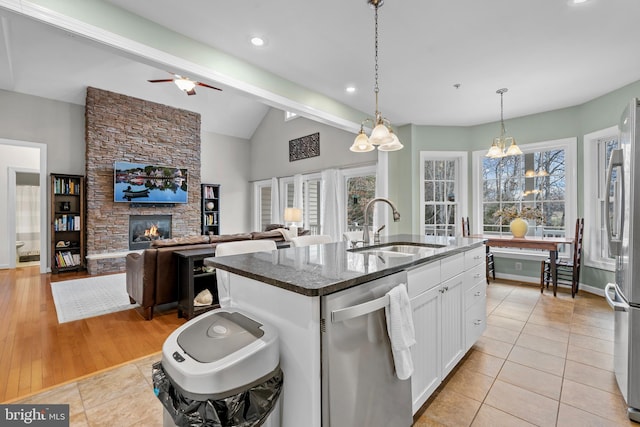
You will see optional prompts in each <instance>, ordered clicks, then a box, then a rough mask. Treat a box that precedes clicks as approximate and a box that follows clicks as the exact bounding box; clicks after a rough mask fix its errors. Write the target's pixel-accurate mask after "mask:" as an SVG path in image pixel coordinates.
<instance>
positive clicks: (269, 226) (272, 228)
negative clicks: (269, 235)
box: [264, 224, 289, 231]
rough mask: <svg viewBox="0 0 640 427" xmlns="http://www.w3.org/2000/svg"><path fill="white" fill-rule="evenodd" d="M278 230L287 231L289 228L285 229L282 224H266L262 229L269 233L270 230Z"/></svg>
mask: <svg viewBox="0 0 640 427" xmlns="http://www.w3.org/2000/svg"><path fill="white" fill-rule="evenodd" d="M278 228H286V229H287V230H288V229H289V227H287V226H286V225H284V224H267V225H266V226H265V227H264V231H271V230H276V229H278Z"/></svg>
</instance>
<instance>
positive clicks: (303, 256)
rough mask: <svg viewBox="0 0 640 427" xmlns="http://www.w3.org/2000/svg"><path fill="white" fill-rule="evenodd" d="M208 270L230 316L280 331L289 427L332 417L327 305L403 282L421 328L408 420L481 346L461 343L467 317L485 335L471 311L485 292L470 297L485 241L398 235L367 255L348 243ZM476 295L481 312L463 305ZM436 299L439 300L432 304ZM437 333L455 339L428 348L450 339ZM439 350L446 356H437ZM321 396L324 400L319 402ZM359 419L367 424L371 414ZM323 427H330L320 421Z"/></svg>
mask: <svg viewBox="0 0 640 427" xmlns="http://www.w3.org/2000/svg"><path fill="white" fill-rule="evenodd" d="M411 249H415V250H411ZM211 261H212V262H211V263H212V264H213V265H214V266H215V267H216V268H217V269H219V270H226V271H227V272H229V273H230V274H228V287H229V292H230V306H231V307H234V306H235V307H239V308H242V309H244V310H245V311H247V312H249V313H253V314H255V316H256V319H258V320H262V321H264V322H265V323H270V324H271V325H273V326H275V327H276V328H277V329H278V333H279V337H280V358H281V367H282V370H283V372H284V378H285V383H284V387H283V392H282V395H281V399H282V400H281V406H282V425H283V426H285V427H288V426H299V425H305V426H318V427H319V426H321V425H323V421H322V418H323V417H324V418H325V419H326V418H327V417H328V415H327V411H328V409H327V408H326V406H327V405H326V404H325V408H323V389H322V378H323V368H322V367H323V360H322V351H323V344H322V343H323V338H324V337H323V334H324V333H325V332H324V331H326V329H327V328H326V323H327V322H330V321H331V319H327V318H326V317H327V313H326V312H324V313H323V307H322V306H323V304H324V302H323V301H325V299H326V298H329V297H334V296H336V295H339V294H342V293H349V292H350V293H353V292H355V291H356V290H358V289H360V288H362V289H364V288H365V286H367V284H370V283H376V281H380V280H383V279H384V278H386V277H388V276H391V275H399V274H402V275H403V276H397V277H403V278H404V280H406V281H407V286H408V289H409V296H410V297H411V299H412V309H413V310H414V322H416V321H417V324H416V340H417V341H418V343H417V344H416V346H415V350H414V348H412V355H413V357H414V360H415V362H414V363H415V368H416V369H415V371H414V377H415V378H413V379H412V384H411V389H412V390H411V397H407V399H410V400H412V401H411V402H407V405H408V407H413V413H415V411H416V408H419V406H420V405H421V404H422V403H423V402H424V401H425V400H426V398H427V397H428V394H429V393H430V392H432V390H433V389H435V388H434V387H436V386H437V385H438V384H439V382H440V381H442V379H444V377H445V376H446V374H447V373H448V372H449V371H450V370H451V368H453V366H455V363H457V362H458V361H459V360H460V359H461V358H462V356H463V355H464V353H465V352H466V350H468V348H469V347H470V345H469V344H470V343H472V341H474V338H472V337H475V339H477V337H479V334H478V332H477V331H472V332H469V333H467V335H469V337H470V340H469V339H466V335H465V331H467V330H468V328H465V324H466V323H468V322H467V320H468V319H466V318H465V314H466V313H473V314H474V315H477V316H475V317H478V318H477V319H476V318H475V317H474V319H473V322H474V323H475V324H476V326H477V327H478V329H477V330H478V331H479V330H483V329H484V322H483V319H484V317H483V315H482V313H478V310H479V309H478V308H477V307H479V306H480V305H482V304H484V301H485V300H484V294H483V289H484V288H477V287H476V285H477V284H479V282H478V278H481V279H482V280H484V270H483V268H484V264H481V263H482V262H484V247H483V240H482V239H475V238H428V237H424V236H415V235H394V236H387V237H385V238H382V239H381V241H380V242H379V243H376V244H371V245H370V246H367V247H364V248H356V249H349V248H348V246H347V243H346V242H337V243H330V244H325V245H315V246H308V247H302V248H288V249H281V250H277V251H273V252H270V253H267V252H260V253H250V254H243V255H234V256H229V257H220V258H217V259H216V258H214V259H212V260H211ZM467 267H468V268H467ZM467 276H468V277H467ZM467 279H468V280H467ZM454 282H455V283H454ZM467 282H468V284H467ZM485 286H486V285H485ZM472 290H473V294H472V295H475V294H478V296H477V297H478V298H479V301H481V304H471V302H469V301H465V297H466V295H467V294H469V293H470V292H471V291H472ZM449 291H451V292H449ZM368 292H369V291H368ZM370 292H375V289H374V290H372V291H370ZM432 294H435V295H436V297H435V298H432V297H431V295H432ZM447 295H451V297H450V298H447ZM379 297H380V295H376V298H379ZM414 301H415V306H414ZM352 302H353V301H352ZM356 303H357V302H356ZM468 307H475V311H473V310H472V311H467V310H466V308H468ZM469 310H471V309H470V308H469ZM379 311H380V312H382V313H384V311H383V310H379ZM429 316H436V317H435V318H433V321H428V324H427V323H426V322H427V321H426V320H421V319H429ZM443 316H444V317H443ZM423 323H425V324H423ZM442 327H446V328H453V329H455V330H454V331H453V333H454V335H455V336H456V337H457V339H449V338H447V340H445V341H446V342H445V341H443V342H440V341H434V340H442V337H443V336H444V335H446V336H447V337H448V336H449V335H450V334H451V333H452V331H445V332H443V331H442V330H440V329H441V328H442ZM434 328H437V330H435V329H434ZM427 341H429V342H427ZM451 343H454V344H455V346H454V347H455V349H454V351H448V350H447V349H448V348H452V347H451V345H452V344H451ZM324 345H325V346H326V343H325V344H324ZM434 349H435V350H434ZM441 350H442V351H445V350H447V351H445V353H444V354H442V352H441ZM324 351H325V352H326V351H327V350H326V348H325V349H324ZM433 351H437V355H436V354H433V355H430V354H427V353H429V352H433ZM421 352H423V353H425V354H421ZM449 356H451V357H449ZM445 362H446V363H447V365H446V366H445ZM423 365H424V366H423ZM324 370H325V371H326V366H325V368H324ZM324 374H325V375H326V372H324ZM417 375H419V376H420V378H418V377H416V376H417ZM434 375H435V377H434V378H432V377H433V376H434ZM325 387H326V386H325ZM326 393H327V392H326V390H324V394H325V399H324V400H326ZM358 416H360V417H363V418H362V420H364V417H366V416H367V414H363V413H360V414H358ZM345 419H348V417H347V418H345ZM301 423H302V424H301ZM325 425H329V423H327V422H326V421H325ZM345 425H349V424H345Z"/></svg>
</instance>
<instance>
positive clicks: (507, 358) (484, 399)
mask: <svg viewBox="0 0 640 427" xmlns="http://www.w3.org/2000/svg"><path fill="white" fill-rule="evenodd" d="M487 314H488V317H487V330H486V331H485V333H484V334H483V336H482V337H481V338H480V340H478V342H477V343H476V345H474V346H473V348H472V349H471V350H470V351H469V353H467V355H466V356H465V358H464V359H463V360H462V362H461V363H460V364H459V365H458V367H457V368H456V369H455V370H454V372H453V373H452V374H451V375H450V376H449V377H448V378H447V380H446V381H445V382H444V383H443V385H442V386H441V387H440V388H439V389H438V390H437V391H436V392H435V393H434V395H433V396H432V397H431V398H430V399H429V401H428V402H427V405H426V407H425V408H423V412H422V413H421V414H420V417H419V419H418V420H417V421H416V422H415V423H414V426H415V427H418V426H419V427H423V426H440V425H444V426H456V427H457V426H474V427H475V426H492V427H495V426H532V425H536V426H622V425H637V424H635V423H632V422H630V421H629V420H628V418H627V416H626V405H625V403H624V399H623V398H622V395H621V394H620V391H619V389H618V386H617V384H616V380H615V375H614V373H613V311H612V310H611V309H610V308H609V306H608V305H607V303H606V301H605V300H604V298H602V297H598V296H595V295H592V294H588V293H585V292H581V293H579V294H578V295H577V296H576V298H575V299H572V298H571V295H570V294H568V293H565V292H562V291H559V293H558V296H557V297H553V294H552V292H551V291H545V293H544V294H540V289H539V288H537V287H534V286H530V285H513V284H501V283H491V285H489V287H488V288H487Z"/></svg>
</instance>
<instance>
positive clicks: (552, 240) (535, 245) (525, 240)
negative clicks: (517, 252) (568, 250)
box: [471, 234, 573, 296]
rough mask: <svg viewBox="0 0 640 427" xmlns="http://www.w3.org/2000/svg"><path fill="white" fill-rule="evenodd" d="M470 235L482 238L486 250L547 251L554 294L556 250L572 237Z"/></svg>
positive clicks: (541, 281) (571, 239)
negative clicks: (492, 248) (493, 248)
mask: <svg viewBox="0 0 640 427" xmlns="http://www.w3.org/2000/svg"><path fill="white" fill-rule="evenodd" d="M471 237H478V238H481V239H484V241H485V245H486V247H487V251H488V250H489V248H490V247H496V248H517V249H539V250H545V251H549V264H550V267H551V281H552V284H553V296H556V293H557V289H558V275H557V274H556V268H557V264H556V261H557V259H558V250H559V249H560V247H561V246H562V245H571V244H573V237H541V236H524V237H514V236H512V235H504V234H503V235H499V234H475V235H473V236H471ZM540 292H541V293H543V292H544V281H543V280H542V278H540Z"/></svg>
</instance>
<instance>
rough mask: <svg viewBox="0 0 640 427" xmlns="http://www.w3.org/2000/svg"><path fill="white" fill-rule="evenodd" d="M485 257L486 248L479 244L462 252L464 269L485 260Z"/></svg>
mask: <svg viewBox="0 0 640 427" xmlns="http://www.w3.org/2000/svg"><path fill="white" fill-rule="evenodd" d="M486 258H487V248H486V247H484V246H480V247H478V248H475V249H471V250H470V251H467V252H465V253H464V269H465V270H468V269H470V268H472V267H473V266H475V265H478V264H481V263H484V262H485V259H486Z"/></svg>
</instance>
